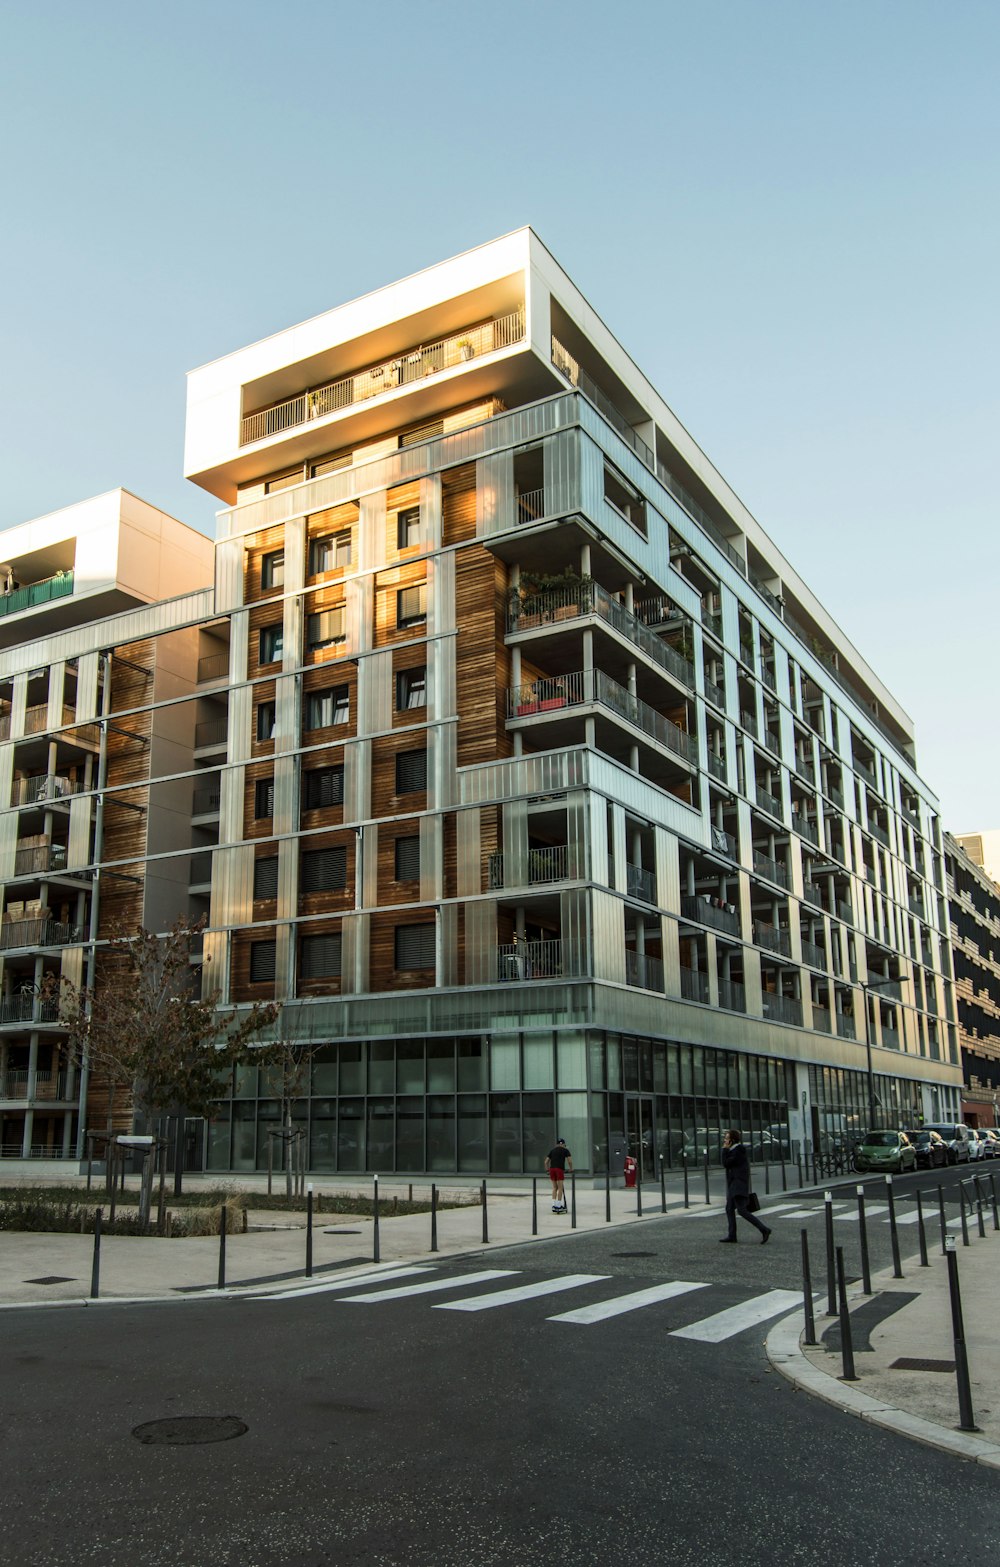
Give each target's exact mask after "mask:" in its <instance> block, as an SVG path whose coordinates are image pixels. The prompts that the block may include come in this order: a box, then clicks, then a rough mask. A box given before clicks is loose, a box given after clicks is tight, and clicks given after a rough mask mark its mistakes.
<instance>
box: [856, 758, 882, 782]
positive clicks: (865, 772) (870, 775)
mask: <svg viewBox="0 0 1000 1567" xmlns="http://www.w3.org/2000/svg"><path fill="white" fill-rule="evenodd" d="M854 771H855V772H856V773H857V774H858V776H859V778H863V779H864V780H865V783H868V784H871V786H872V788H873V789H877V788H878V784H877V782H876V780H875V774H874V772H873V771H872V769H871V768H870V767H869V766H868V764H867V763H866V762H862V761H860V760H859V759H858V757H855V758H854Z"/></svg>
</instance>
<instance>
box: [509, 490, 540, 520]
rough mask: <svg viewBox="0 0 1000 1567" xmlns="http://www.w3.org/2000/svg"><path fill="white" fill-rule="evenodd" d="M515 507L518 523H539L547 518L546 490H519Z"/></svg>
mask: <svg viewBox="0 0 1000 1567" xmlns="http://www.w3.org/2000/svg"><path fill="white" fill-rule="evenodd" d="M515 507H516V510H517V520H518V522H521V523H524V522H537V521H538V519H539V518H540V517H544V516H545V490H544V489H541V490H519V491H518V492H517V495H516V496H515Z"/></svg>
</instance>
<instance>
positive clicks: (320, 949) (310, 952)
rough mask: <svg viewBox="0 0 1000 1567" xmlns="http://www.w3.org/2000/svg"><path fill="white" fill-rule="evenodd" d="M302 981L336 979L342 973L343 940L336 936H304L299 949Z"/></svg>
mask: <svg viewBox="0 0 1000 1567" xmlns="http://www.w3.org/2000/svg"><path fill="white" fill-rule="evenodd" d="M299 952H300V958H299V976H300V978H302V979H331V978H333V979H335V978H336V977H337V976H338V975H339V973H340V961H341V939H340V935H339V933H338V934H337V935H335V936H333V935H331V936H303V938H302V945H301V947H300V949H299Z"/></svg>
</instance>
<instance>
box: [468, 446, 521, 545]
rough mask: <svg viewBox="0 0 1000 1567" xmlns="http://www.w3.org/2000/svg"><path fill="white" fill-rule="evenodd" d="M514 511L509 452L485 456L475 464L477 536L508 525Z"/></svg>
mask: <svg viewBox="0 0 1000 1567" xmlns="http://www.w3.org/2000/svg"><path fill="white" fill-rule="evenodd" d="M513 511H514V473H513V464H512V459H511V455H510V452H502V453H500V455H499V456H496V457H485V458H484V459H483V461H482V462H481V463H479V464H477V467H476V517H477V518H478V529H477V532H478V536H479V538H481V539H482V538H489V537H490V535H491V534H494V533H499V532H500V531H501V529H504V528H508V527H509V526H510V521H509V519H510V517H511V516H512V515H513Z"/></svg>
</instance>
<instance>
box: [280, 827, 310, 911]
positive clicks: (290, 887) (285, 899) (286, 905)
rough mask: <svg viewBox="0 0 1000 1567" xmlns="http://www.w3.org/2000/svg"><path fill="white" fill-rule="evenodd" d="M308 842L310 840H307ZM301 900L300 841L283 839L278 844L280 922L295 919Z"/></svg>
mask: <svg viewBox="0 0 1000 1567" xmlns="http://www.w3.org/2000/svg"><path fill="white" fill-rule="evenodd" d="M307 841H308V840H307ZM298 898H299V839H298V838H282V839H280V840H279V842H278V904H277V916H278V918H279V920H281V919H284V920H290V919H294V918H295V915H296V912H297V910H298Z"/></svg>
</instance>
